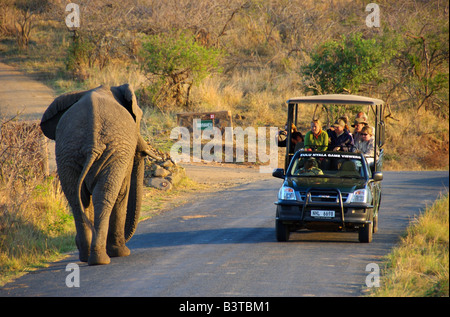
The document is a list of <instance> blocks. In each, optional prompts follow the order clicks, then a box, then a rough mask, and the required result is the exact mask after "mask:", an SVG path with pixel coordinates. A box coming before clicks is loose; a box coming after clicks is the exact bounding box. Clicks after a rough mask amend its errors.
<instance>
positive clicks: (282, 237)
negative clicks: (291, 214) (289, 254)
mask: <svg viewBox="0 0 450 317" xmlns="http://www.w3.org/2000/svg"><path fill="white" fill-rule="evenodd" d="M275 232H276V235H277V241H278V242H286V241H288V240H289V235H290V232H289V227H288V226H286V225H285V224H284V223H283V222H282V221H281V220H278V219H276V220H275Z"/></svg>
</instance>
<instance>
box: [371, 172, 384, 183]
mask: <svg viewBox="0 0 450 317" xmlns="http://www.w3.org/2000/svg"><path fill="white" fill-rule="evenodd" d="M373 180H374V181H375V182H379V181H382V180H383V173H381V172H375V173H374V174H373Z"/></svg>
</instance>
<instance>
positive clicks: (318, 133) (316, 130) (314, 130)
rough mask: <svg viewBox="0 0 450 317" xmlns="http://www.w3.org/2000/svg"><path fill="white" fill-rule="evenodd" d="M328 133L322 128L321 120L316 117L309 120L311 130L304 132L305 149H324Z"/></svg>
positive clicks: (325, 148)
mask: <svg viewBox="0 0 450 317" xmlns="http://www.w3.org/2000/svg"><path fill="white" fill-rule="evenodd" d="M327 148H328V134H327V133H326V132H325V131H323V130H322V122H320V120H318V119H316V120H313V121H312V122H311V130H310V131H308V132H306V134H305V149H307V150H308V149H311V150H317V151H326V150H327Z"/></svg>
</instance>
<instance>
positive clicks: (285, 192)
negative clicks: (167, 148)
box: [278, 186, 297, 200]
mask: <svg viewBox="0 0 450 317" xmlns="http://www.w3.org/2000/svg"><path fill="white" fill-rule="evenodd" d="M278 198H279V199H281V200H297V198H296V197H295V191H294V189H292V188H290V187H285V186H283V187H281V188H280V191H279V192H278Z"/></svg>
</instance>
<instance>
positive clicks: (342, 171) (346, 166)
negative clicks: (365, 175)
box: [336, 160, 361, 177]
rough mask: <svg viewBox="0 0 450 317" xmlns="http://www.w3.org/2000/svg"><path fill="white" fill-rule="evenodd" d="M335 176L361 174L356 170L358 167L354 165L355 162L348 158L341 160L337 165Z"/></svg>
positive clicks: (356, 175) (355, 175) (357, 175)
mask: <svg viewBox="0 0 450 317" xmlns="http://www.w3.org/2000/svg"><path fill="white" fill-rule="evenodd" d="M336 176H339V177H342V176H354V177H359V176H361V175H360V173H359V171H358V168H357V167H356V164H355V163H354V162H353V161H350V160H348V161H344V162H342V165H341V166H340V167H339V171H338V172H337V174H336Z"/></svg>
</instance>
